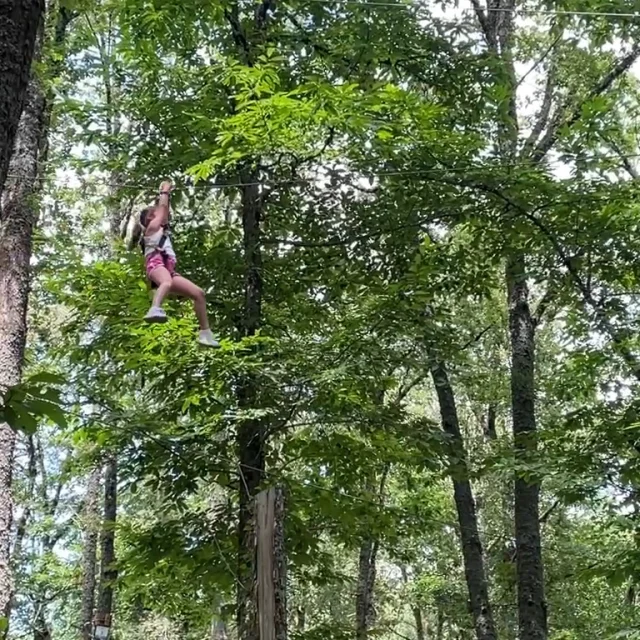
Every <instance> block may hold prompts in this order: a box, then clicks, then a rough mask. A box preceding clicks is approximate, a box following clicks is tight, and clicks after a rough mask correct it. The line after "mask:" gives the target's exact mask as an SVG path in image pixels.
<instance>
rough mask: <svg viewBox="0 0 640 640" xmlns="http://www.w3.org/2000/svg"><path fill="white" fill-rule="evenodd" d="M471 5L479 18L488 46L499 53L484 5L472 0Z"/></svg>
mask: <svg viewBox="0 0 640 640" xmlns="http://www.w3.org/2000/svg"><path fill="white" fill-rule="evenodd" d="M471 4H473V9H474V11H475V12H476V17H477V18H478V22H479V23H480V26H481V27H482V32H483V33H484V37H485V40H486V41H487V45H488V46H489V48H490V49H492V50H493V51H497V49H498V43H497V41H496V36H495V33H494V31H493V29H492V27H491V25H490V24H489V20H488V19H487V14H486V13H485V11H484V9H483V8H482V5H481V4H480V2H479V1H478V0H471Z"/></svg>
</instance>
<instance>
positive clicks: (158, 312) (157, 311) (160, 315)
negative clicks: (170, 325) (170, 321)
mask: <svg viewBox="0 0 640 640" xmlns="http://www.w3.org/2000/svg"><path fill="white" fill-rule="evenodd" d="M144 319H145V321H146V322H166V321H167V314H166V313H165V312H164V311H163V310H162V309H161V308H160V307H151V309H149V311H148V312H147V315H146V316H145V317H144Z"/></svg>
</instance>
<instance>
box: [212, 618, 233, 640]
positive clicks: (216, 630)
mask: <svg viewBox="0 0 640 640" xmlns="http://www.w3.org/2000/svg"><path fill="white" fill-rule="evenodd" d="M228 638H229V636H228V635H227V625H225V623H224V621H223V620H213V621H212V622H211V640H228Z"/></svg>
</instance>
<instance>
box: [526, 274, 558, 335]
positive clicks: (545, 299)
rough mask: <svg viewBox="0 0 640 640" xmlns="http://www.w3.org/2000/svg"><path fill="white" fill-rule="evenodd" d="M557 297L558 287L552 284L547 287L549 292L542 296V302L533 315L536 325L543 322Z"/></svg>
mask: <svg viewBox="0 0 640 640" xmlns="http://www.w3.org/2000/svg"><path fill="white" fill-rule="evenodd" d="M555 295H556V287H555V286H554V285H553V283H552V284H550V285H549V286H548V287H547V290H546V291H545V292H544V294H543V295H542V298H540V302H538V306H537V307H536V310H535V311H534V313H533V317H532V319H533V323H534V324H535V325H538V324H540V323H541V322H542V318H544V315H545V313H546V312H547V310H548V309H549V306H550V305H551V303H552V302H553V299H554V298H555Z"/></svg>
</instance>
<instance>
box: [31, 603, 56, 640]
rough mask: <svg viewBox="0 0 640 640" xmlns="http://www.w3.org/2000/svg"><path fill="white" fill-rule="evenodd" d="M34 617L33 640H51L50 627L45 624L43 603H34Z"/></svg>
mask: <svg viewBox="0 0 640 640" xmlns="http://www.w3.org/2000/svg"><path fill="white" fill-rule="evenodd" d="M35 607H36V616H35V619H34V621H33V640H51V638H52V635H51V627H50V626H49V623H48V622H47V617H46V613H45V611H46V606H45V603H44V602H36V603H35Z"/></svg>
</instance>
